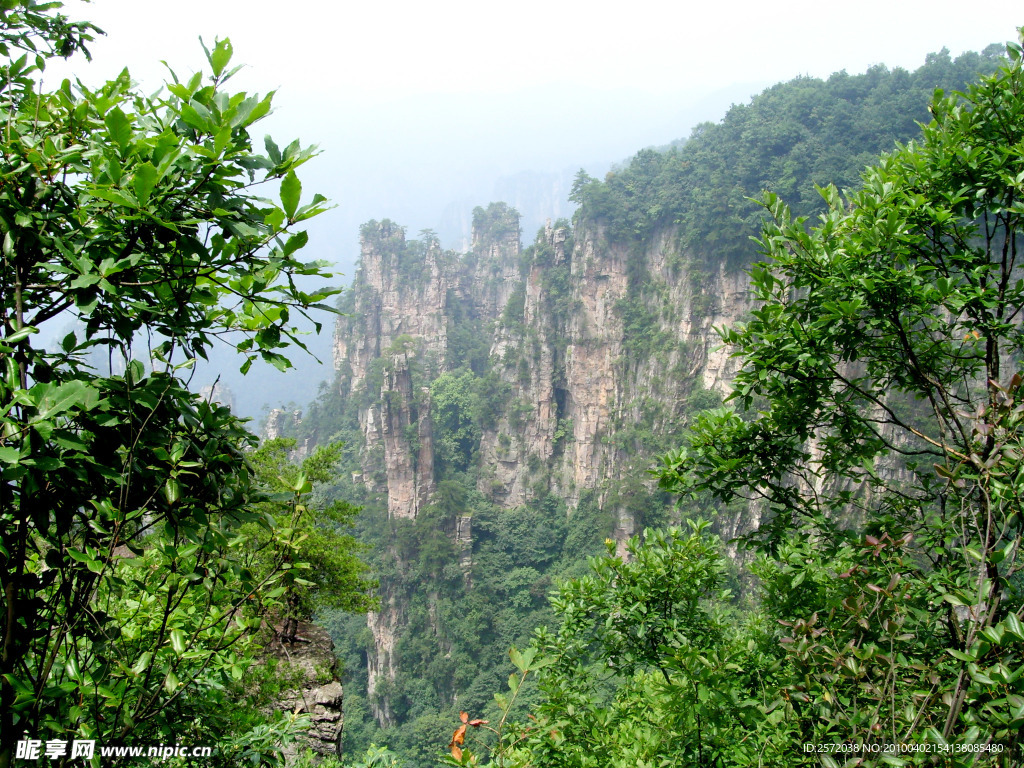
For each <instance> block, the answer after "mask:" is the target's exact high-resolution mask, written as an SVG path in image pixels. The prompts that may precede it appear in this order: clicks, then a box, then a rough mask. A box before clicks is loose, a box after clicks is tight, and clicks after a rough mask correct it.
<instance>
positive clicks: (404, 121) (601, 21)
mask: <svg viewBox="0 0 1024 768" xmlns="http://www.w3.org/2000/svg"><path fill="white" fill-rule="evenodd" d="M65 6H66V9H67V12H68V13H69V14H70V15H73V16H76V17H79V18H88V19H90V20H92V21H94V22H95V23H97V24H98V25H99V26H100V27H101V28H103V29H104V30H106V32H107V33H108V34H107V36H106V37H104V38H101V39H99V40H98V41H96V42H95V43H94V45H93V47H92V50H93V54H94V59H95V60H94V62H93V64H92V65H90V66H88V67H83V66H81V65H80V64H78V63H72V64H71V67H72V69H73V70H74V72H75V74H77V75H78V76H80V77H82V79H83V80H84V81H86V82H92V83H95V82H96V81H99V80H100V79H101V78H103V79H105V78H107V77H110V76H112V75H113V74H116V73H117V72H118V71H120V70H121V69H122V68H123V67H125V66H127V67H128V68H129V69H130V70H131V72H132V75H133V76H134V77H135V78H136V79H137V80H141V81H142V82H143V83H144V84H145V85H146V86H147V88H149V87H152V88H153V89H155V88H156V87H157V86H158V85H159V84H160V82H161V81H162V80H163V79H164V77H165V72H166V70H164V69H163V67H162V65H161V64H160V63H159V62H160V60H166V61H167V62H168V63H169V64H171V66H172V67H174V69H175V70H176V71H177V73H178V75H179V76H187V75H188V74H190V73H191V72H192V71H194V70H195V69H197V68H198V67H199V66H201V65H202V64H203V53H202V50H201V48H200V47H199V42H198V37H199V36H202V37H203V38H204V39H205V40H207V41H210V42H212V40H213V38H215V37H217V36H221V37H225V36H227V37H230V38H231V41H232V44H233V46H234V51H235V62H236V63H245V64H246V65H247V66H246V68H245V69H244V70H243V71H242V72H240V73H239V74H238V75H237V76H236V78H235V80H234V81H233V82H232V83H231V84H229V85H233V87H234V88H235V89H238V90H247V91H250V92H252V91H257V92H260V93H264V92H266V91H268V90H275V89H276V90H277V92H278V94H277V97H276V98H275V104H276V112H275V114H273V115H272V116H271V117H270V118H269V119H268V120H267V121H266V123H265V129H264V128H260V127H257V131H259V132H260V133H262V132H264V131H266V132H270V133H272V134H273V135H274V136H275V138H277V139H278V140H279V143H282V142H285V143H286V142H287V141H290V140H291V139H293V138H295V137H298V138H301V140H302V141H303V142H304V143H315V144H318V145H320V147H321V149H322V151H323V154H322V155H321V156H320V157H318V158H316V159H315V160H313V161H312V162H310V163H309V164H308V165H307V166H306V167H305V168H304V169H303V173H302V174H300V175H301V176H302V178H303V181H304V188H305V189H306V190H307V191H308V192H312V191H318V192H322V193H324V194H326V195H327V196H328V197H329V198H331V200H332V201H333V202H335V203H336V204H337V206H338V207H337V209H335V210H333V211H331V212H330V213H328V214H326V215H325V216H322V217H320V218H319V219H318V220H316V221H315V222H313V224H312V225H311V227H310V230H311V243H310V246H309V248H308V249H307V251H308V253H309V255H310V258H314V257H316V258H323V259H327V260H330V261H332V262H335V263H337V265H338V268H339V269H340V270H341V271H342V272H344V273H346V274H347V275H348V277H346V278H344V279H342V280H340V281H342V282H347V280H348V279H349V278H350V276H351V273H352V271H353V262H354V258H355V256H356V254H357V238H358V234H357V233H358V225H359V224H360V223H362V222H364V221H367V220H369V219H371V218H377V219H380V218H385V217H389V218H393V219H395V220H396V221H398V222H399V223H401V224H404V225H407V226H408V229H409V231H410V234H411V235H412V236H415V233H416V232H417V231H418V230H420V229H422V228H427V227H429V228H439V226H440V224H441V221H442V219H443V218H444V215H445V213H446V212H448V213H450V212H451V211H452V210H454V211H456V212H461V211H464V212H465V213H466V214H468V212H469V211H470V210H471V209H472V207H473V206H474V205H481V204H486V203H487V202H490V201H491V200H492V199H493V197H494V191H495V187H496V185H497V184H498V182H499V181H500V180H501V179H502V177H506V178H507V177H508V176H510V175H513V174H515V173H517V172H520V171H543V172H549V173H550V172H555V171H567V170H568V171H574V170H576V169H578V168H580V167H585V168H587V169H588V170H590V171H591V172H596V173H602V172H603V170H604V169H605V168H607V164H608V163H610V162H613V161H619V160H623V159H626V158H627V157H629V156H630V155H632V154H633V153H635V152H636V151H637V150H638V149H641V148H643V147H645V146H651V145H662V144H666V143H668V142H670V141H672V140H673V139H677V138H682V137H685V136H687V135H689V132H690V128H691V127H692V126H693V125H694V124H695V123H696V122H699V121H702V120H717V119H719V118H720V117H721V116H722V114H723V113H724V112H725V110H726V109H727V108H728V106H729V105H730V104H732V103H736V102H746V101H747V100H748V99H749V97H750V96H752V95H753V94H754V93H756V92H758V91H760V90H762V89H763V88H764V87H766V86H768V85H770V84H772V83H774V82H777V81H781V80H789V79H791V78H793V77H796V76H798V75H812V76H818V77H827V76H828V75H829V74H831V73H832V72H835V71H838V70H841V69H845V70H847V71H848V72H850V73H857V72H862V71H864V70H865V69H866V68H868V67H870V66H872V65H874V64H879V63H884V64H886V65H887V66H889V67H895V66H901V67H904V68H908V69H913V68H915V67H917V66H919V65H920V64H922V63H923V61H924V57H925V55H926V54H927V53H929V52H931V51H937V50H939V49H940V48H942V47H943V46H945V47H948V48H949V49H950V51H951V52H952V53H953V55H954V56H955V55H957V54H959V53H962V52H963V51H964V50H979V49H981V48H983V47H984V46H986V45H988V44H989V43H992V42H1001V41H1005V40H1008V39H1012V38H1015V37H1016V27H1017V26H1018V25H1020V24H1024V7H1022V6H1021V4H1020V2H1019V0H1014V1H1013V2H1011V1H1010V0H979V1H977V2H972V3H963V2H962V0H956V1H955V2H954V1H953V0H884V2H883V1H881V0H860V2H857V3H828V2H823V1H822V0H813V1H811V0H807V1H804V0H799V1H789V2H787V0H776V1H775V2H765V0H756V2H755V1H754V0H742V1H740V2H736V1H733V2H729V1H728V0H726V2H700V3H696V2H686V3H684V2H678V1H677V2H664V1H660V2H655V1H653V0H632V1H631V2H617V3H609V2H602V1H601V0H589V1H588V2H582V1H581V0H572V1H570V2H567V1H565V0H544V2H540V0H525V1H523V2H518V3H515V2H501V3H495V2H480V1H479V0H476V1H474V2H470V1H469V0H433V1H430V0H416V1H415V2H414V1H411V0H400V1H398V2H395V1H391V2H389V1H388V0H376V1H375V0H361V2H358V3H353V2H337V0H333V1H328V0H291V2H282V1H281V0H276V1H275V2H266V1H265V0H176V2H173V3H165V2H153V0H94V2H91V3H84V2H82V1H81V0H71V1H70V2H66V3H65ZM57 76H58V73H56V72H55V73H54V74H53V75H52V77H54V78H56V77H57ZM507 187H508V185H507V184H506V185H504V188H507ZM532 236H533V232H524V237H525V238H526V239H529V240H532ZM308 378H309V377H307V379H308ZM313 378H315V377H313ZM294 399H295V400H296V401H297V402H302V401H303V400H304V399H306V397H305V393H299V394H298V395H297V396H296V397H295V398H294Z"/></svg>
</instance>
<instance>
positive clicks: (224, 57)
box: [210, 38, 232, 77]
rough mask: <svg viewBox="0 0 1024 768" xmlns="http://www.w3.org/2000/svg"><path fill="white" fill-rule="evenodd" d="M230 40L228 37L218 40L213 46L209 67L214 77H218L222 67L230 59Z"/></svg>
mask: <svg viewBox="0 0 1024 768" xmlns="http://www.w3.org/2000/svg"><path fill="white" fill-rule="evenodd" d="M231 54H232V48H231V41H230V40H229V39H228V38H224V39H223V40H218V41H217V42H216V43H215V44H214V46H213V53H212V54H211V55H210V67H211V68H212V69H213V74H214V76H215V77H220V75H221V73H222V72H223V71H224V68H225V67H226V66H227V65H228V62H230V61H231Z"/></svg>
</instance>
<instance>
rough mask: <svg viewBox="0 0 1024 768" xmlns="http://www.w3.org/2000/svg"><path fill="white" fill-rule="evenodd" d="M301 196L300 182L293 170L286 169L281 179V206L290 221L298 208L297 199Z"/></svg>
mask: <svg viewBox="0 0 1024 768" xmlns="http://www.w3.org/2000/svg"><path fill="white" fill-rule="evenodd" d="M301 197H302V183H301V182H300V181H299V177H298V176H296V175H295V171H288V173H287V174H285V177H284V179H282V180H281V207H282V208H284V213H285V216H287V217H288V220H289V221H290V220H291V219H292V217H294V216H295V211H296V210H298V208H299V199H300V198H301Z"/></svg>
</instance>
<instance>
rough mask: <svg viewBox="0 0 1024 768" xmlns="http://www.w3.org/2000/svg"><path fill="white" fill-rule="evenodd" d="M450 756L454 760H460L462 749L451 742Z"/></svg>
mask: <svg viewBox="0 0 1024 768" xmlns="http://www.w3.org/2000/svg"><path fill="white" fill-rule="evenodd" d="M452 757H454V758H455V759H456V760H460V761H461V760H462V750H461V749H459V748H458V747H457V746H455V745H454V744H452Z"/></svg>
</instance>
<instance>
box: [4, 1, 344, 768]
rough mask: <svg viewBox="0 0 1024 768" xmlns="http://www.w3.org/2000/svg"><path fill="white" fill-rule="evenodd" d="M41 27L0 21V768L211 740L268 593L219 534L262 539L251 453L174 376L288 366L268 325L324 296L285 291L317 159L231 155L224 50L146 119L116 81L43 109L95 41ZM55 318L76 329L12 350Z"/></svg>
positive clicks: (242, 119) (148, 99)
mask: <svg viewBox="0 0 1024 768" xmlns="http://www.w3.org/2000/svg"><path fill="white" fill-rule="evenodd" d="M60 7H61V4H60V3H59V2H46V3H44V2H37V1H36V0H18V1H14V0H5V1H4V2H2V3H0V55H2V57H3V58H2V61H0V113H2V116H3V124H4V126H5V127H4V134H3V138H2V140H0V177H2V182H0V232H2V259H0V766H7V765H9V764H10V762H11V760H12V756H13V751H14V746H15V743H16V742H17V741H18V740H19V739H20V738H23V737H25V736H28V737H32V738H41V739H46V738H76V737H77V738H95V739H98V740H99V741H100V742H101V743H104V744H116V743H123V742H124V740H125V739H126V738H129V736H130V735H131V736H132V737H133V738H149V740H150V741H152V742H153V743H158V742H161V741H169V740H170V737H171V735H172V734H177V735H176V736H175V739H178V738H182V737H183V736H187V735H188V733H204V732H205V733H217V729H218V728H222V727H223V726H224V722H225V721H224V718H225V717H227V716H228V713H227V712H226V711H225V709H224V708H223V707H220V708H218V707H216V706H210V705H209V703H210V701H213V702H214V703H216V701H217V699H218V697H221V698H222V697H223V696H224V690H225V688H226V687H227V686H229V685H230V683H231V681H232V680H237V679H240V678H241V676H242V674H243V673H244V669H245V665H246V663H247V662H246V660H247V654H248V653H250V652H251V642H252V634H253V632H254V631H255V630H256V629H257V628H258V626H259V625H260V623H261V621H262V618H261V611H265V610H266V609H267V608H268V607H269V606H268V600H272V595H273V593H274V590H275V589H277V588H278V587H279V586H281V580H282V578H283V577H282V574H281V572H280V571H273V570H270V571H260V570H259V569H257V568H256V567H255V565H256V564H255V563H254V562H252V561H251V558H250V556H249V555H247V554H245V552H246V548H245V546H244V544H245V541H246V537H245V535H244V533H243V531H242V525H243V524H245V523H246V522H249V523H255V524H258V525H266V526H267V527H271V525H272V521H271V520H268V519H267V518H266V517H265V516H262V515H259V514H258V513H257V512H256V511H255V510H254V506H253V505H254V504H255V503H256V502H259V501H261V500H262V499H264V498H265V494H264V492H263V491H262V490H261V489H260V487H259V485H258V482H257V478H256V477H255V476H254V474H253V470H252V468H251V466H250V465H249V464H248V463H247V460H246V452H247V451H248V450H249V449H250V447H251V446H252V445H253V444H254V440H255V438H254V437H253V436H252V435H251V434H250V433H249V432H248V431H247V430H246V429H245V428H244V426H243V424H242V423H240V422H239V421H238V420H237V419H235V418H234V417H233V416H232V415H231V414H230V413H229V412H228V410H227V409H225V408H221V407H218V406H216V405H215V404H211V403H207V402H204V401H203V400H201V399H200V398H198V397H197V396H196V395H194V394H192V393H191V392H190V391H189V390H188V389H187V387H186V386H185V383H184V382H183V380H182V376H183V375H184V374H185V373H187V369H188V368H189V367H190V365H191V362H192V361H193V359H194V358H195V357H205V356H206V352H207V350H208V349H209V348H210V346H211V345H212V344H213V343H214V342H215V341H216V340H218V339H219V340H222V341H225V342H226V343H230V344H233V345H234V346H236V348H237V349H239V350H240V351H241V352H243V353H244V354H245V355H246V358H247V359H246V362H245V364H244V366H243V368H245V369H247V368H248V367H249V365H250V364H251V362H252V360H253V359H255V358H256V357H262V358H263V359H264V360H267V361H269V362H271V363H273V364H275V365H277V366H278V367H286V366H287V365H288V364H289V363H288V360H287V358H286V357H285V356H284V355H283V354H282V350H283V349H284V348H285V347H287V346H288V345H289V344H293V343H294V344H298V345H299V346H302V344H301V341H300V340H299V339H298V337H297V335H296V334H297V331H296V330H295V329H294V328H293V327H292V326H291V325H290V324H289V321H290V318H289V316H290V314H291V313H295V312H298V313H301V314H306V313H307V312H308V311H309V310H310V309H311V308H314V307H320V308H324V309H328V307H324V306H322V305H321V304H320V302H321V301H322V300H323V299H325V298H326V297H327V296H329V295H330V294H332V293H334V291H331V290H323V291H317V292H315V293H306V292H303V291H302V290H300V289H299V288H297V287H296V284H295V280H294V278H295V277H297V276H299V275H319V276H327V273H325V272H324V271H323V265H322V264H320V263H306V262H303V261H300V260H299V258H298V253H299V250H300V249H301V248H302V246H304V245H305V243H306V239H307V238H306V234H305V232H304V231H301V229H300V226H301V222H303V221H305V220H306V219H308V218H310V217H311V216H314V215H316V214H317V213H319V212H321V211H322V210H323V209H324V207H325V203H324V199H323V198H322V197H320V196H315V197H313V198H312V200H311V201H310V202H308V203H307V204H302V189H301V185H300V182H299V180H298V178H297V176H296V174H295V170H296V168H298V166H300V165H301V164H302V163H304V162H305V161H306V160H308V159H309V158H310V157H312V155H313V154H314V150H313V149H312V148H302V147H300V145H299V144H298V143H297V142H295V143H292V144H290V145H288V146H287V147H286V148H285V149H283V150H282V149H280V148H279V147H278V146H277V145H276V144H275V143H274V142H273V141H272V140H270V139H269V138H268V139H267V140H266V154H265V155H264V154H260V153H258V152H256V151H254V149H253V145H252V140H251V136H250V131H251V130H252V128H253V126H254V124H255V123H256V122H257V121H258V120H259V119H260V118H262V117H263V116H265V115H266V114H267V113H268V112H269V110H270V107H271V96H269V95H268V96H265V97H259V96H256V95H249V94H245V93H231V92H229V91H227V90H225V88H224V85H225V83H226V82H227V81H228V79H229V78H230V77H231V75H232V74H233V72H234V71H235V70H232V69H230V68H229V64H230V59H231V54H232V50H231V44H230V43H229V42H228V41H227V40H221V41H218V42H216V44H215V45H214V46H213V48H212V49H209V50H207V51H206V54H207V62H208V65H209V72H207V73H206V74H203V73H201V72H200V73H196V74H195V75H194V76H193V77H191V78H190V79H188V80H187V81H179V80H178V79H177V78H176V77H175V76H174V74H173V72H172V73H171V82H170V83H169V84H168V85H167V86H166V90H164V91H163V92H161V93H159V94H156V95H153V96H147V95H145V94H143V93H141V92H139V91H138V90H136V89H135V87H134V86H133V84H132V82H131V79H130V76H129V74H128V72H127V71H125V72H123V73H122V74H121V75H120V76H119V77H117V78H116V79H115V80H112V81H110V82H107V83H105V84H103V85H101V86H100V87H98V88H95V89H90V88H89V87H87V86H86V85H84V84H83V83H82V82H81V81H78V82H76V83H74V84H72V83H71V82H69V81H67V80H65V81H64V82H63V83H61V85H60V87H58V88H57V89H56V90H46V89H45V88H44V87H43V86H42V84H41V81H40V76H41V74H42V72H43V69H44V67H45V66H46V63H47V61H48V60H49V59H51V58H53V57H54V56H57V55H61V56H66V55H68V54H70V53H73V52H74V51H76V50H83V49H84V48H85V46H86V45H87V43H88V42H89V40H90V39H91V38H92V35H93V34H95V33H96V32H97V30H96V29H95V28H94V27H93V26H91V25H89V24H87V23H84V22H71V21H69V20H68V19H67V18H66V17H65V16H63V15H61V14H60V13H59V10H60ZM271 185H272V188H270V187H271ZM278 187H279V189H278ZM268 194H274V195H275V196H276V197H277V202H273V201H270V200H268V199H266V197H265V196H266V195H268ZM260 195H263V197H261V196H260ZM71 318H77V321H78V322H79V323H80V324H81V326H82V327H83V328H84V332H72V333H69V334H68V335H67V336H66V337H65V338H64V339H63V341H62V342H61V343H60V345H59V347H51V348H46V347H44V346H43V345H41V344H38V343H36V342H35V340H34V339H35V338H36V337H35V334H36V332H37V331H38V330H39V329H40V327H41V326H43V324H45V323H50V324H51V325H52V324H53V323H54V322H61V321H62V319H71ZM97 350H100V351H102V353H103V354H104V355H105V356H107V357H108V359H110V360H112V361H114V360H116V361H120V362H123V364H124V373H123V374H119V375H109V376H102V375H100V373H98V372H97V371H95V370H94V369H92V368H91V367H90V365H89V359H90V355H91V354H92V353H94V352H95V351H97ZM114 367H115V366H114V365H111V368H114ZM260 595H263V596H264V598H265V599H263V600H259V599H256V598H257V597H258V596H260ZM268 595H269V596H270V597H268ZM204 702H206V705H204ZM204 729H205V730H204ZM264 731H266V729H264ZM97 759H98V758H97ZM225 759H227V758H225ZM228 762H230V760H228Z"/></svg>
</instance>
